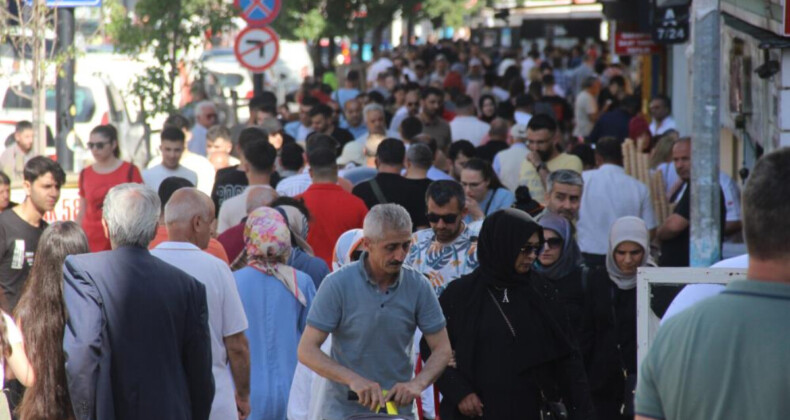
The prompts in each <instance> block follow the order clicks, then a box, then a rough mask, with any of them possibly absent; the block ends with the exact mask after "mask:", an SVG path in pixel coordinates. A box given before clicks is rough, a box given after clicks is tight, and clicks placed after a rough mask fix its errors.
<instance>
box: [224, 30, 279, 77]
mask: <svg viewBox="0 0 790 420" xmlns="http://www.w3.org/2000/svg"><path fill="white" fill-rule="evenodd" d="M233 51H234V53H235V54H236V59H237V60H238V61H239V64H241V65H242V66H244V67H246V68H248V69H250V70H251V71H252V72H253V73H261V72H263V71H264V70H266V69H268V68H269V67H271V66H272V65H274V62H275V61H277V56H278V55H279V54H280V38H279V37H278V36H277V33H276V32H274V31H273V30H272V29H271V28H268V27H267V28H251V27H247V28H244V30H243V31H241V33H239V36H237V37H236V45H234V46H233Z"/></svg>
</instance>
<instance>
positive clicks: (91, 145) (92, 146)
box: [86, 141, 110, 150]
mask: <svg viewBox="0 0 790 420" xmlns="http://www.w3.org/2000/svg"><path fill="white" fill-rule="evenodd" d="M108 144H110V142H107V141H97V142H96V143H91V142H88V143H86V146H88V149H96V150H101V149H104V146H106V145H108Z"/></svg>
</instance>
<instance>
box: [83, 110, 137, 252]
mask: <svg viewBox="0 0 790 420" xmlns="http://www.w3.org/2000/svg"><path fill="white" fill-rule="evenodd" d="M87 146H88V148H89V149H90V151H91V154H92V155H93V160H94V163H93V165H90V166H88V167H87V168H85V169H83V170H82V172H80V179H79V189H80V191H79V194H80V209H79V213H78V214H77V222H78V223H79V224H80V225H82V229H83V230H84V231H85V235H86V236H87V237H88V244H89V245H90V248H91V252H98V251H106V250H109V249H110V240H109V239H107V238H106V237H105V236H104V228H103V227H102V223H101V221H102V205H103V204H104V197H105V196H106V195H107V192H108V191H110V188H112V187H114V186H116V185H119V184H123V183H127V182H136V183H138V184H142V183H143V178H142V176H140V170H139V169H137V167H136V166H134V165H133V164H131V163H129V162H124V161H123V160H121V149H120V148H119V146H118V131H117V130H116V129H115V127H113V126H112V125H110V124H107V125H99V126H96V127H95V128H94V129H93V130H92V131H91V134H90V138H89V140H88V143H87Z"/></svg>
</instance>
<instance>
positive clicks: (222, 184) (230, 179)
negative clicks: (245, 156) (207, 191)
mask: <svg viewBox="0 0 790 420" xmlns="http://www.w3.org/2000/svg"><path fill="white" fill-rule="evenodd" d="M281 179H282V178H281V177H280V174H278V173H277V172H273V173H272V175H271V179H270V180H269V184H270V185H271V186H272V188H275V187H277V183H278V182H280V180H281ZM247 185H249V182H248V181H247V175H245V174H244V172H242V171H241V169H239V165H235V166H230V167H227V168H223V169H220V170H218V171H217V175H216V176H215V177H214V188H212V189H211V199H212V200H213V201H214V209H215V212H216V213H217V216H218V215H219V207H220V206H221V205H222V203H223V202H225V200H227V199H230V198H233V197H235V196H237V195H239V194H241V193H242V192H243V191H244V189H245V188H247Z"/></svg>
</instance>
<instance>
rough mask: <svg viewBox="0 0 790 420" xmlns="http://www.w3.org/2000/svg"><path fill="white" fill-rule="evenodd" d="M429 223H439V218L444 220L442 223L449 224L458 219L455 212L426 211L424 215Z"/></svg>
mask: <svg viewBox="0 0 790 420" xmlns="http://www.w3.org/2000/svg"><path fill="white" fill-rule="evenodd" d="M425 217H426V218H428V221H429V222H430V223H439V220H444V223H447V224H451V223H455V221H456V220H458V215H457V214H436V213H428V214H426V215H425Z"/></svg>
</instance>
